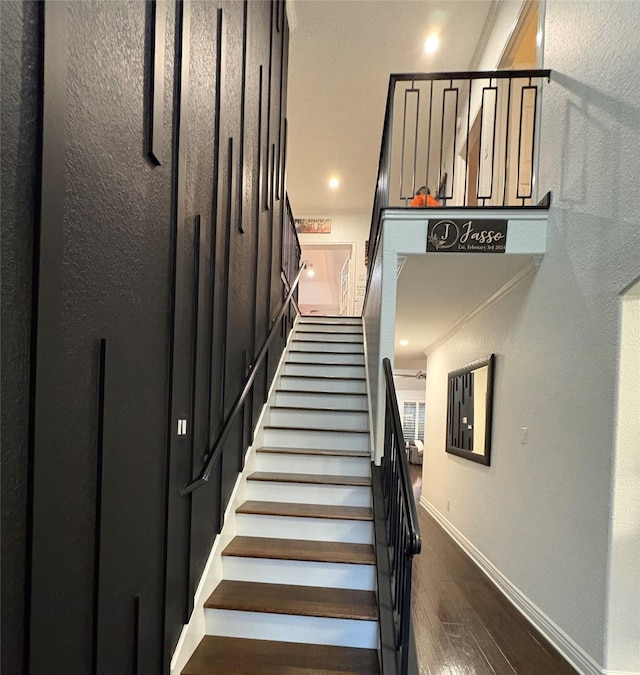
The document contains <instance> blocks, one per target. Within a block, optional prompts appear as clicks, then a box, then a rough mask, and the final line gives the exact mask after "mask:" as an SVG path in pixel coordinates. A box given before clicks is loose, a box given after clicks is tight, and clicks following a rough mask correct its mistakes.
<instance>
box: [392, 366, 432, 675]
mask: <svg viewBox="0 0 640 675" xmlns="http://www.w3.org/2000/svg"><path fill="white" fill-rule="evenodd" d="M383 367H384V375H385V385H386V389H385V390H386V396H385V427H384V456H383V458H382V489H383V495H384V507H385V518H386V524H387V539H388V542H389V567H390V573H391V589H392V599H393V614H394V623H395V626H394V627H395V639H396V652H397V659H398V672H399V673H401V674H402V675H405V674H406V673H407V671H408V663H409V627H410V622H411V565H412V561H413V556H414V555H417V554H418V553H420V549H421V547H422V540H421V538H420V527H419V525H418V514H417V511H416V504H415V500H414V497H413V490H412V488H411V478H410V476H409V463H408V461H407V453H406V450H405V442H404V436H403V433H402V425H401V423H400V412H399V411H398V401H397V398H396V390H395V385H394V383H393V372H392V370H391V362H390V361H389V359H384V360H383Z"/></svg>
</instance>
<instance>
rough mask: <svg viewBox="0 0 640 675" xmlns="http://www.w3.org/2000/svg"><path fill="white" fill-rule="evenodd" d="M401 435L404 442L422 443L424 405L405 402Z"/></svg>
mask: <svg viewBox="0 0 640 675" xmlns="http://www.w3.org/2000/svg"><path fill="white" fill-rule="evenodd" d="M402 433H403V434H404V440H405V441H415V440H416V439H417V440H420V441H422V442H423V443H424V403H422V402H418V401H405V402H404V404H403V411H402Z"/></svg>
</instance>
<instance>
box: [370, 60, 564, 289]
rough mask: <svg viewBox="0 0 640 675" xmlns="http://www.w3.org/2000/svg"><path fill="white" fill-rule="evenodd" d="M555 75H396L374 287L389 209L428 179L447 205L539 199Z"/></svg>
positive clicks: (377, 202) (374, 238)
mask: <svg viewBox="0 0 640 675" xmlns="http://www.w3.org/2000/svg"><path fill="white" fill-rule="evenodd" d="M550 76H551V71H550V70H495V71H486V72H485V71H474V72H451V73H398V74H392V75H390V76H389V87H388V90H387V103H386V108H385V116H384V124H383V129H382V141H381V144H380V156H379V162H378V177H377V180H376V188H375V194H374V202H373V212H372V214H371V229H370V231H369V244H368V246H369V260H370V261H371V264H370V265H369V271H368V274H369V278H368V279H367V288H368V286H369V281H370V277H371V274H372V271H373V267H374V265H373V263H374V262H375V259H376V249H377V248H378V245H379V241H378V239H379V235H380V230H381V228H380V216H381V213H382V211H383V210H384V209H386V208H389V207H393V208H398V207H406V206H409V205H410V203H411V200H412V198H413V196H414V195H415V193H416V190H418V189H420V188H421V187H425V188H430V190H431V192H432V194H433V196H434V197H437V199H438V201H439V203H440V206H441V207H442V208H447V207H452V208H456V209H469V208H474V209H475V208H480V207H484V206H486V207H491V208H507V207H509V208H516V207H524V206H528V207H534V206H536V202H537V201H538V199H539V195H538V196H536V194H535V192H536V176H537V161H538V160H537V157H538V148H539V146H540V109H541V106H540V96H541V90H542V82H543V80H547V81H549V78H550ZM538 206H539V207H540V208H548V204H545V203H542V204H538ZM443 214H444V212H440V213H439V215H438V217H446V215H443Z"/></svg>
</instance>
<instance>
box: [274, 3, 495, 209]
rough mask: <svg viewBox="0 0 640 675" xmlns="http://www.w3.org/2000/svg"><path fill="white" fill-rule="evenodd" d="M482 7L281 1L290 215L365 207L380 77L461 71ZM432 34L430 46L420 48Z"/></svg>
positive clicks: (379, 117) (383, 88)
mask: <svg viewBox="0 0 640 675" xmlns="http://www.w3.org/2000/svg"><path fill="white" fill-rule="evenodd" d="M492 4H493V2H492V0H440V1H438V2H432V1H430V0H288V5H289V13H290V19H291V20H290V24H291V26H292V31H291V38H290V52H289V79H288V100H287V123H288V140H287V145H288V150H287V191H288V194H289V199H290V201H291V206H292V209H293V213H294V214H295V215H296V216H297V217H299V216H305V215H306V216H310V215H314V214H318V213H321V214H323V215H325V214H327V215H329V214H337V213H366V214H370V213H371V207H372V203H373V192H374V188H375V183H376V174H377V169H378V156H379V153H380V141H381V138H382V123H383V118H384V109H385V104H386V95H387V87H388V84H389V75H390V74H391V73H406V72H425V71H453V70H467V69H468V68H469V66H470V64H471V62H472V60H473V58H474V52H475V48H476V44H477V43H478V40H479V38H480V35H481V33H482V30H483V26H484V24H485V21H486V19H487V17H488V15H489V12H490V9H491V7H492ZM433 32H435V33H437V34H438V35H439V36H440V48H439V50H438V51H437V52H436V53H434V54H426V53H425V52H424V48H423V45H424V41H425V39H426V38H427V36H428V35H429V34H431V33H433ZM461 36H464V38H463V39H461ZM334 175H335V176H336V177H338V178H339V179H340V181H341V185H340V187H339V188H338V189H337V190H331V189H330V188H329V187H328V180H329V178H330V177H331V176H334Z"/></svg>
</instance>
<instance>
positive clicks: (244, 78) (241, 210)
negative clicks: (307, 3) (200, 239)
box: [237, 0, 249, 233]
mask: <svg viewBox="0 0 640 675" xmlns="http://www.w3.org/2000/svg"><path fill="white" fill-rule="evenodd" d="M248 10H249V3H248V0H244V7H243V15H242V16H243V18H242V85H241V89H240V143H239V146H238V165H239V167H240V180H239V181H238V183H239V185H240V190H239V193H238V194H237V201H238V208H237V211H238V230H239V231H240V232H242V233H244V224H243V222H242V219H243V214H244V194H245V185H246V183H245V173H246V172H245V170H244V135H245V119H244V117H245V105H246V103H245V99H246V90H247V28H248V26H247V15H248Z"/></svg>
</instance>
